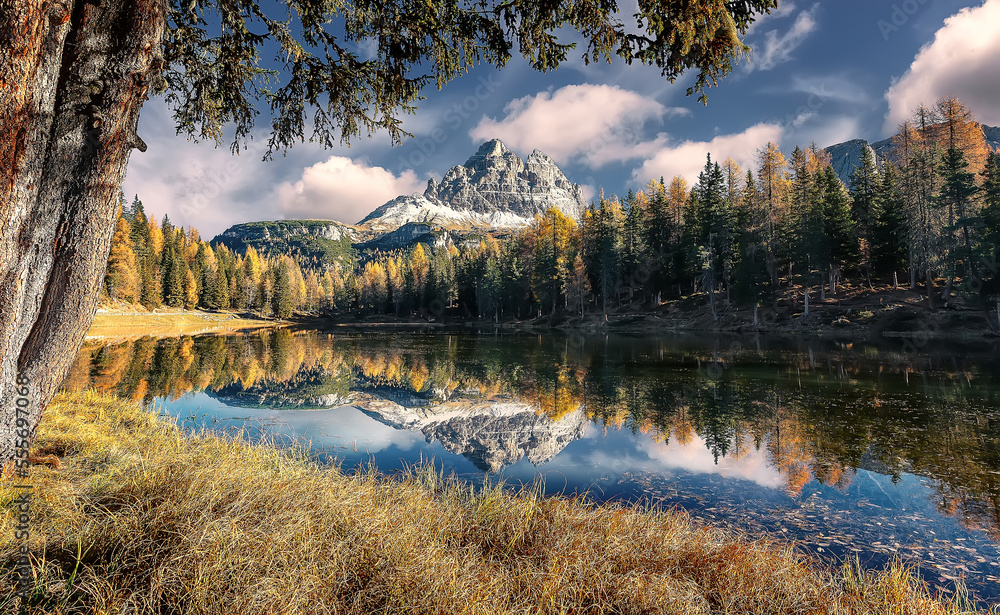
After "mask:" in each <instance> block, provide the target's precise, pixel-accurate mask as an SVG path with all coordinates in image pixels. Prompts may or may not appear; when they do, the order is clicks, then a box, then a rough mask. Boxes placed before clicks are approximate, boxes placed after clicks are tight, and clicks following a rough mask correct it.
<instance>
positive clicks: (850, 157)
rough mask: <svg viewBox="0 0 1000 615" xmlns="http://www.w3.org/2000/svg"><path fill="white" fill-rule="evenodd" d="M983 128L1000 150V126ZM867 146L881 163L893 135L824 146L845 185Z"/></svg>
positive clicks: (834, 168) (877, 161) (992, 146)
mask: <svg viewBox="0 0 1000 615" xmlns="http://www.w3.org/2000/svg"><path fill="white" fill-rule="evenodd" d="M982 129H983V136H984V137H985V138H986V145H987V146H989V147H990V148H991V149H993V150H994V151H998V150H1000V128H998V127H995V126H986V125H982ZM865 148H869V149H871V151H872V153H873V154H874V155H875V162H876V164H879V165H881V164H882V163H883V162H884V161H885V159H886V158H887V157H888V156H889V155H890V153H891V151H892V137H889V138H888V139H882V140H881V141H873V142H870V143H869V142H868V141H866V140H865V139H851V140H850V141H844V142H843V143H837V144H835V145H830V146H829V147H825V148H823V151H825V152H826V153H828V154H830V164H831V165H832V166H833V170H834V171H836V172H837V176H839V177H840V181H842V182H844V185H845V186H848V185H850V181H851V173H853V172H854V169H855V168H857V166H858V165H860V164H861V156H862V153H863V152H864V150H865Z"/></svg>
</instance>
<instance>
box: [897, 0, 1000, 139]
mask: <svg viewBox="0 0 1000 615" xmlns="http://www.w3.org/2000/svg"><path fill="white" fill-rule="evenodd" d="M998 57H1000V0H986V2H985V3H983V4H982V5H981V6H978V7H974V8H965V9H962V10H961V11H959V12H958V13H956V14H955V15H952V16H951V17H949V18H948V19H946V20H945V22H944V26H943V27H941V29H939V30H938V31H937V33H936V34H935V35H934V40H933V41H932V42H931V43H929V44H927V45H925V46H924V47H923V48H921V49H920V51H919V52H918V53H917V56H916V57H915V58H914V59H913V63H912V64H910V68H909V70H907V71H906V73H904V74H903V76H902V77H900V78H899V79H898V80H896V81H895V82H894V83H893V84H892V86H891V87H890V88H889V90H888V91H887V92H886V94H885V98H886V100H887V101H888V103H889V112H888V114H887V115H886V119H885V131H886V132H887V133H889V132H895V131H896V127H897V126H898V125H899V124H900V123H902V122H903V121H904V120H906V119H907V118H908V117H909V116H910V114H911V113H913V111H914V109H916V108H917V107H918V106H919V105H921V104H924V105H928V106H929V105H933V104H934V103H935V102H936V101H937V100H938V99H940V98H943V97H945V96H955V97H957V98H959V99H960V100H961V101H962V102H964V103H965V104H966V105H968V107H969V109H970V110H971V111H972V113H973V114H974V115H975V116H976V118H977V119H978V120H979V121H980V122H983V123H984V124H991V125H994V126H995V125H998V124H1000V105H997V101H998V100H1000V68H998V65H997V58H998Z"/></svg>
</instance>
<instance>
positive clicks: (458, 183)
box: [361, 139, 586, 228]
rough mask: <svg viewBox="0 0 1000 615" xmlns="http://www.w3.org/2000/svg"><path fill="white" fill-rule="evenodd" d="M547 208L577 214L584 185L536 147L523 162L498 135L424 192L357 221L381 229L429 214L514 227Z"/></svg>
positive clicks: (446, 221) (442, 219) (448, 219)
mask: <svg viewBox="0 0 1000 615" xmlns="http://www.w3.org/2000/svg"><path fill="white" fill-rule="evenodd" d="M550 207H557V208H559V209H561V210H562V211H563V212H565V213H566V214H567V215H569V216H571V217H578V216H579V215H580V213H581V212H582V211H583V210H584V208H585V207H586V204H585V203H584V200H583V190H582V189H581V188H580V186H579V185H577V184H574V183H573V182H571V181H569V179H567V178H566V175H564V174H563V172H562V171H561V170H560V169H559V167H558V166H557V165H556V163H555V162H554V161H553V160H552V159H551V158H549V157H548V156H547V155H546V154H544V153H543V152H541V151H539V150H537V149H536V150H534V151H533V152H532V153H531V155H530V156H528V159H527V161H524V160H521V158H520V157H518V155H517V154H515V153H514V152H512V151H510V150H509V149H507V146H506V145H504V143H503V141H501V140H500V139H490V140H489V141H486V142H485V143H483V144H482V145H480V146H479V149H478V150H477V151H476V153H475V154H473V155H472V156H471V157H470V158H469V160H468V161H466V163H465V164H464V165H457V166H454V167H452V168H451V169H449V170H448V172H447V173H445V175H444V177H443V178H441V181H440V182H436V181H434V180H433V179H431V180H428V182H427V188H426V189H425V190H424V192H423V194H414V195H410V196H405V197H398V198H396V199H393V200H392V201H389V202H388V203H386V204H385V205H382V206H381V207H379V208H378V209H376V210H375V211H373V212H372V213H370V214H369V215H368V216H367V217H365V219H364V220H362V221H361V224H363V225H366V226H368V227H370V228H376V227H378V228H384V227H386V226H398V225H400V224H403V223H405V222H415V221H421V222H426V221H429V220H431V219H434V220H436V221H438V222H439V223H442V224H458V225H466V224H472V225H475V226H479V225H485V226H492V227H513V226H523V225H525V224H527V223H528V222H530V221H531V219H532V218H533V217H534V216H535V214H539V213H543V212H545V211H546V210H548V209H549V208H550Z"/></svg>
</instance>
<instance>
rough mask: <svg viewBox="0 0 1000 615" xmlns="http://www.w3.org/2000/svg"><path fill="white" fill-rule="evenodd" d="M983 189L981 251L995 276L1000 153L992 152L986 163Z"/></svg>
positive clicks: (999, 226) (999, 232)
mask: <svg viewBox="0 0 1000 615" xmlns="http://www.w3.org/2000/svg"><path fill="white" fill-rule="evenodd" d="M981 177H982V184H981V187H982V191H981V192H980V195H981V198H982V203H983V208H982V210H981V212H980V214H979V217H980V225H981V227H982V241H981V244H980V245H981V246H982V248H981V250H980V251H981V253H982V255H983V258H984V259H985V260H986V264H987V265H988V267H989V268H990V269H992V270H993V271H992V273H993V275H994V276H996V275H997V270H998V265H997V260H998V256H1000V255H998V253H997V252H998V250H1000V154H998V153H996V152H994V153H992V154H990V156H989V158H988V159H987V161H986V164H985V165H984V168H983V172H982V174H981Z"/></svg>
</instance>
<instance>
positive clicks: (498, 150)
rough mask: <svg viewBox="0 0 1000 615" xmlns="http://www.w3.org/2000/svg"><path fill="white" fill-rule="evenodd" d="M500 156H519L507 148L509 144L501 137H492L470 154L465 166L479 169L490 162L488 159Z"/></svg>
mask: <svg viewBox="0 0 1000 615" xmlns="http://www.w3.org/2000/svg"><path fill="white" fill-rule="evenodd" d="M498 158H499V159H504V158H517V154H515V153H514V152H512V151H510V150H509V149H507V146H506V145H504V144H503V141H501V140H500V139H490V140H489V141H486V142H485V143H483V144H482V145H480V146H479V149H478V150H476V153H475V154H473V155H471V156H469V159H468V160H466V161H465V166H467V167H469V168H470V169H478V168H482V167H483V166H484V165H486V164H488V163H487V161H488V160H496V159H498ZM519 160H520V159H519Z"/></svg>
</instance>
